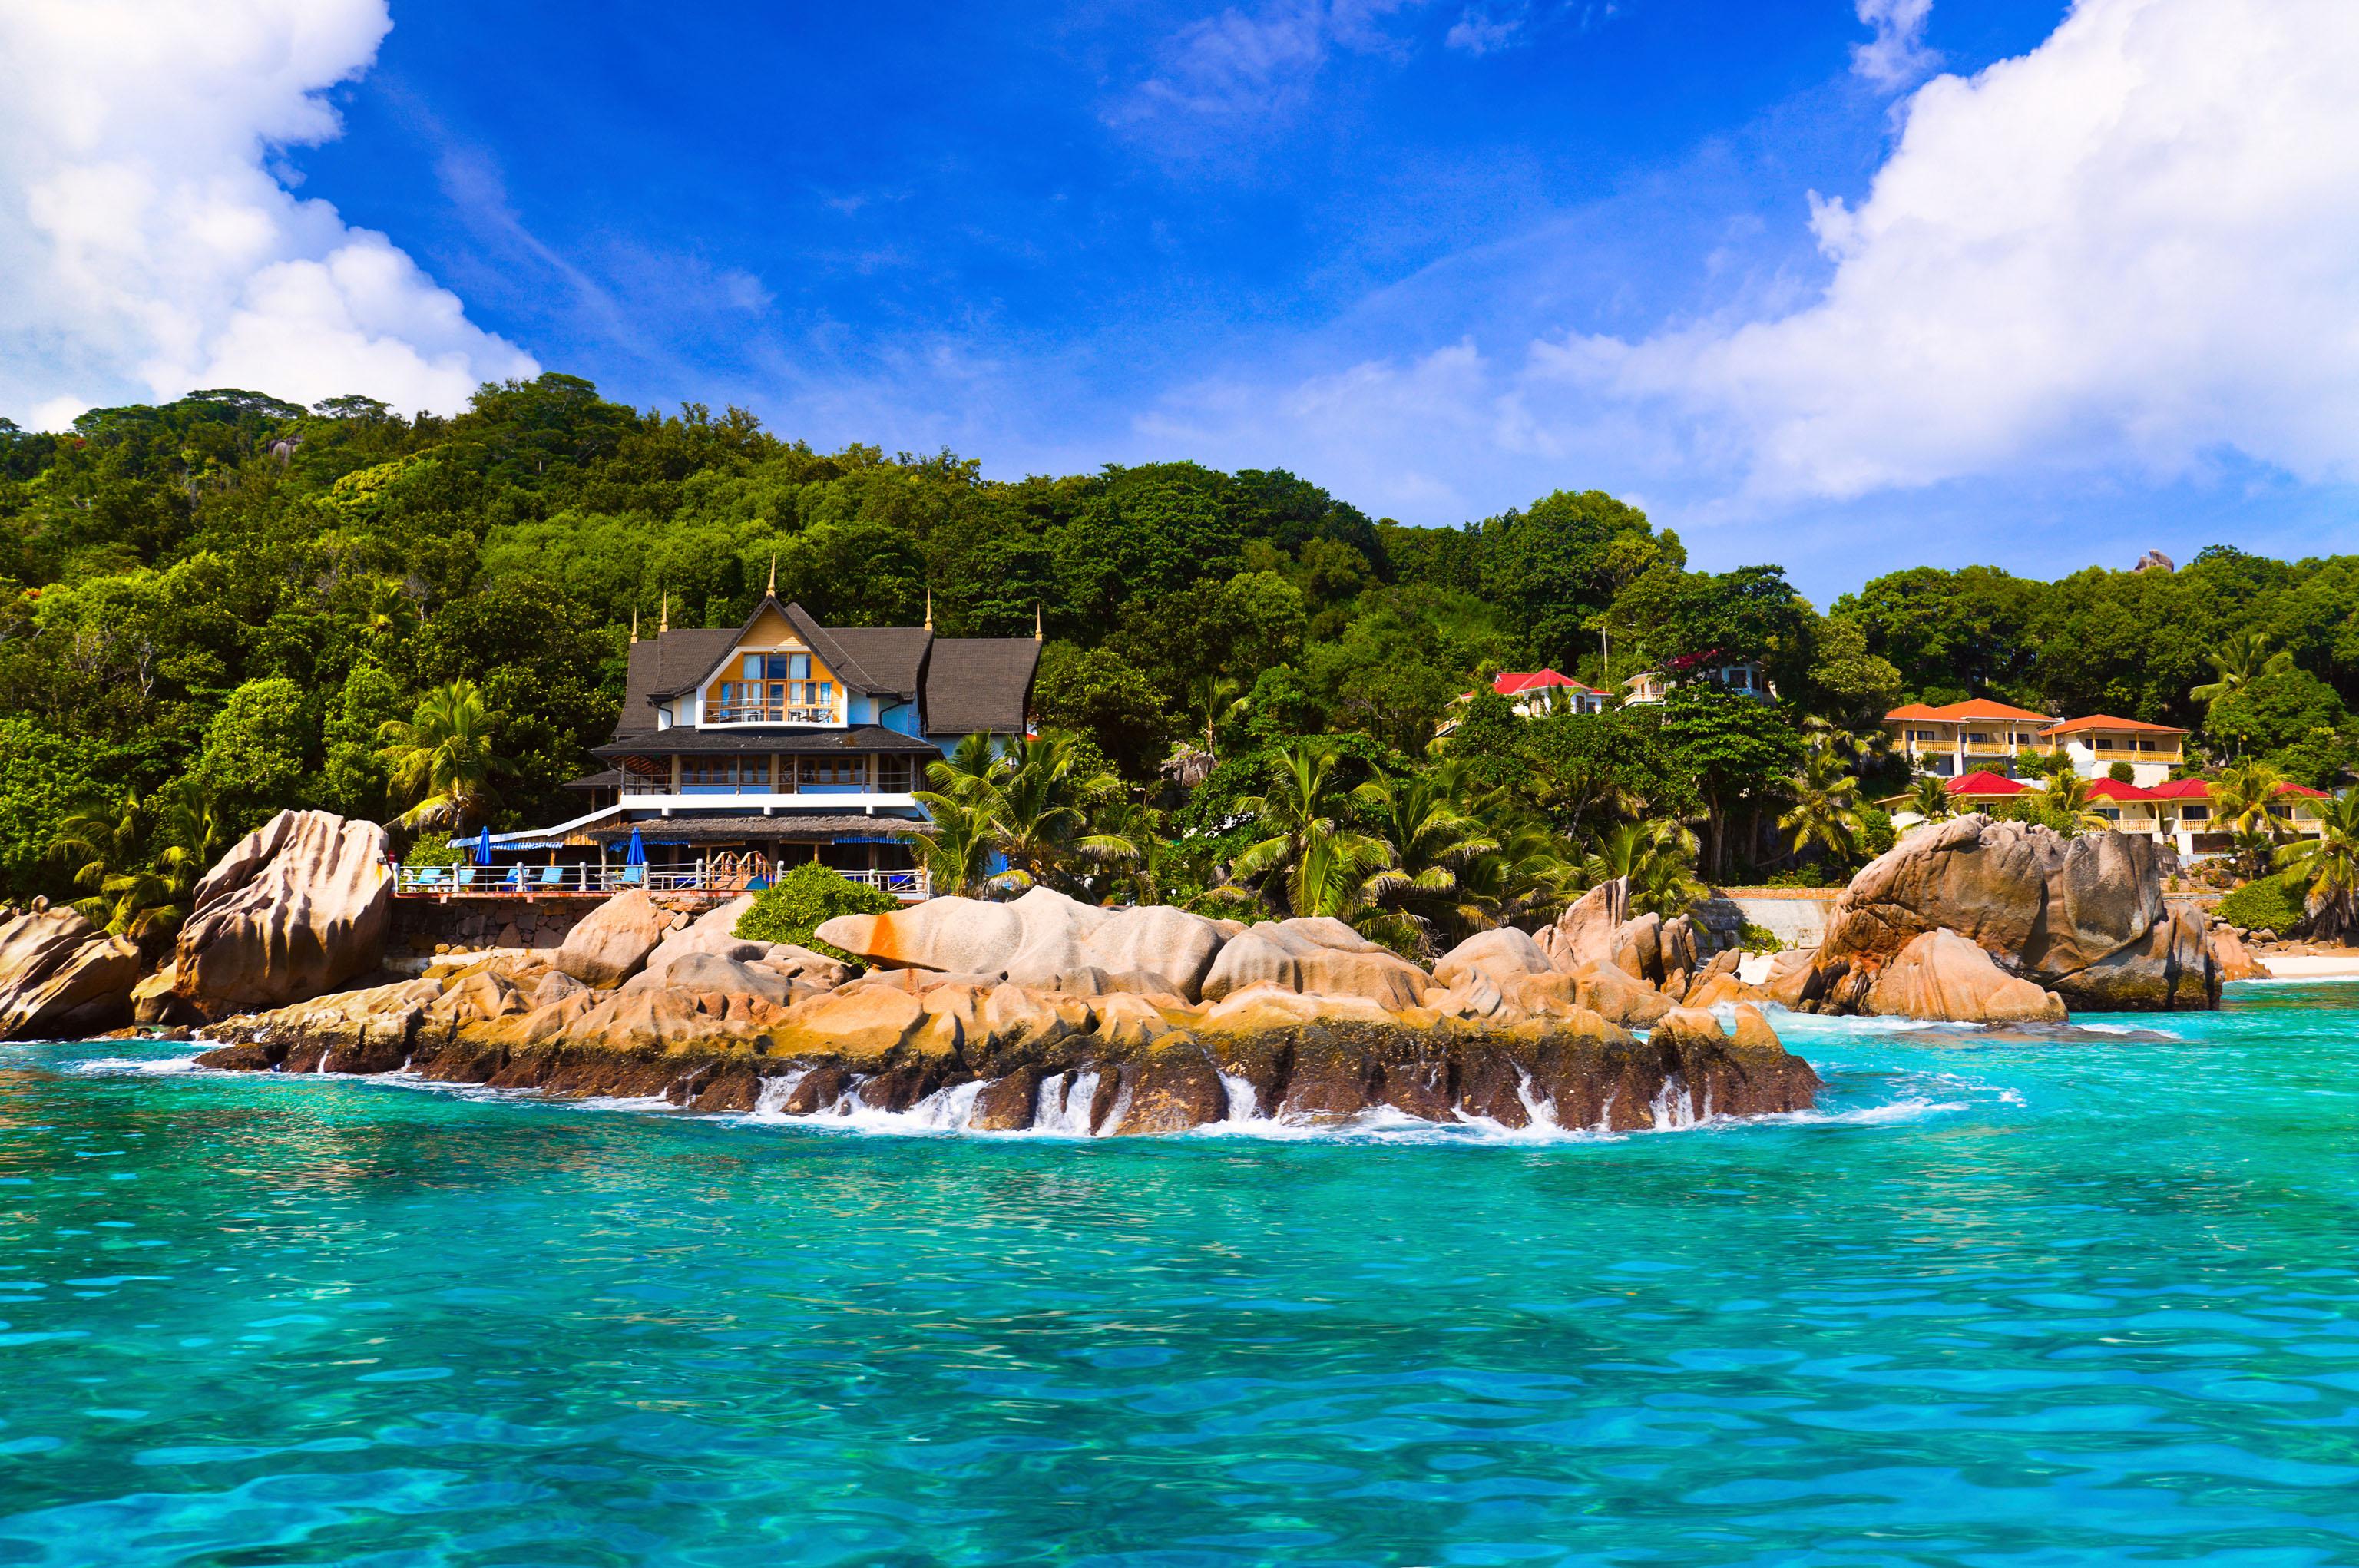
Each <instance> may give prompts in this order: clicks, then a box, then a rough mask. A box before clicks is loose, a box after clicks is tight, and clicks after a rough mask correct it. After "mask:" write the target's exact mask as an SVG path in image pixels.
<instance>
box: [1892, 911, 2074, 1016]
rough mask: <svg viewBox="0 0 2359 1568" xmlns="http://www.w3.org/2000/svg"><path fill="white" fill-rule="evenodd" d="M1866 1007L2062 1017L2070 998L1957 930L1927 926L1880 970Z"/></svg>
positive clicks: (1901, 1012)
mask: <svg viewBox="0 0 2359 1568" xmlns="http://www.w3.org/2000/svg"><path fill="white" fill-rule="evenodd" d="M1861 1010H1862V1011H1864V1012H1867V1013H1871V1014H1874V1015H1875V1016H1877V1017H1879V1018H1943V1019H1947V1020H1949V1021H1951V1022H1953V1023H1974V1024H2028V1023H2062V1022H2063V1021H2064V1017H2065V1011H2064V999H2063V998H2062V997H2060V996H2057V995H2056V994H2055V993H2054V992H2052V991H2043V990H2041V989H2040V988H2039V987H2038V985H2033V984H2032V983H2031V982H2030V981H2028V980H2025V979H2021V978H2018V977H2017V976H2016V975H2009V974H2007V973H2006V971H2005V970H2003V969H2001V968H2000V967H1999V966H1998V965H1997V964H1994V963H1993V962H1991V955H1990V954H1989V953H1986V952H1984V950H1983V949H1982V948H1981V947H1979V946H1977V945H1976V944H1975V943H1973V942H1968V941H1967V940H1966V939H1965V938H1964V937H1962V936H1960V935H1959V934H1958V933H1957V932H1955V931H1927V932H1926V933H1925V934H1924V935H1922V936H1920V937H1917V938H1914V939H1912V940H1911V941H1910V942H1909V943H1908V946H1907V947H1904V948H1902V949H1901V950H1900V955H1899V956H1898V957H1897V958H1895V959H1894V960H1893V961H1892V962H1891V963H1889V964H1886V965H1885V966H1884V967H1883V968H1882V969H1880V970H1878V971H1876V975H1875V982H1874V983H1873V984H1872V985H1869V986H1868V991H1867V1001H1866V1005H1865V1007H1863V1008H1862V1009H1861Z"/></svg>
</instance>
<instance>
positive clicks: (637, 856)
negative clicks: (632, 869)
mask: <svg viewBox="0 0 2359 1568" xmlns="http://www.w3.org/2000/svg"><path fill="white" fill-rule="evenodd" d="M623 864H624V865H625V866H645V865H646V864H647V845H646V844H643V843H641V842H640V839H639V830H638V829H636V828H633V829H632V830H631V847H630V848H628V849H626V850H625V851H624V852H623Z"/></svg>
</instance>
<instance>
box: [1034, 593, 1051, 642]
mask: <svg viewBox="0 0 2359 1568" xmlns="http://www.w3.org/2000/svg"><path fill="white" fill-rule="evenodd" d="M1032 640H1033V641H1034V642H1046V641H1048V640H1049V639H1048V638H1047V637H1043V636H1042V635H1041V632H1040V601H1039V600H1038V599H1035V600H1033V601H1032Z"/></svg>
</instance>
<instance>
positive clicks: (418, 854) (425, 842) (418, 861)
mask: <svg viewBox="0 0 2359 1568" xmlns="http://www.w3.org/2000/svg"><path fill="white" fill-rule="evenodd" d="M467 855H468V851H467V849H466V848H465V847H464V846H463V845H460V844H452V843H451V835H450V834H449V833H419V835H418V838H417V841H416V842H415V843H413V844H410V846H409V848H408V850H407V851H405V852H404V853H403V855H402V857H401V863H402V864H403V865H404V866H456V865H458V864H459V863H460V862H461V861H462V860H464V859H466V858H467Z"/></svg>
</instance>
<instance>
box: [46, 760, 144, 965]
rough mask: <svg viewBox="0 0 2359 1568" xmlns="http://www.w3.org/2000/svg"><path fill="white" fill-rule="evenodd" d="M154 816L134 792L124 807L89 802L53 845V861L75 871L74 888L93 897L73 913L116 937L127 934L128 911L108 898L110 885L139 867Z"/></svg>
mask: <svg viewBox="0 0 2359 1568" xmlns="http://www.w3.org/2000/svg"><path fill="white" fill-rule="evenodd" d="M151 814H152V811H151V809H150V806H149V803H148V802H147V801H146V800H141V799H140V798H139V792H138V791H137V790H136V789H135V790H133V791H132V792H131V793H129V794H127V795H125V797H124V798H123V800H121V802H120V803H114V804H110V803H108V802H106V801H104V800H96V799H93V800H86V801H84V802H83V803H82V805H80V806H79V807H77V808H75V809H74V811H71V812H70V813H69V814H68V815H67V816H66V817H65V818H64V819H63V820H62V821H60V822H59V823H58V826H57V832H56V834H55V836H53V837H52V838H51V839H50V841H49V855H50V857H51V858H52V859H54V860H58V861H60V862H63V863H64V864H65V865H66V866H69V867H71V871H70V875H69V879H70V880H71V882H72V884H73V886H75V887H87V888H89V889H90V897H88V898H79V899H76V900H75V902H74V906H73V907H74V909H75V912H77V913H78V914H80V915H81V916H82V918H83V919H84V920H88V921H90V922H91V923H92V925H95V926H101V927H103V928H104V929H105V930H107V931H110V932H113V933H114V934H115V935H117V936H120V935H122V934H123V931H124V922H125V921H126V920H127V919H128V918H129V911H126V910H125V909H122V908H120V907H119V905H120V902H121V901H120V899H119V898H115V897H112V896H110V895H109V894H108V892H107V888H106V885H107V883H108V882H109V881H110V880H113V879H115V878H117V877H121V876H123V875H124V874H125V872H127V871H128V870H130V869H131V867H132V866H134V865H135V864H136V862H137V861H138V859H139V849H140V845H141V844H143V843H144V842H145V841H146V840H147V831H148V825H149V824H148V818H149V816H150V815H151Z"/></svg>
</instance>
